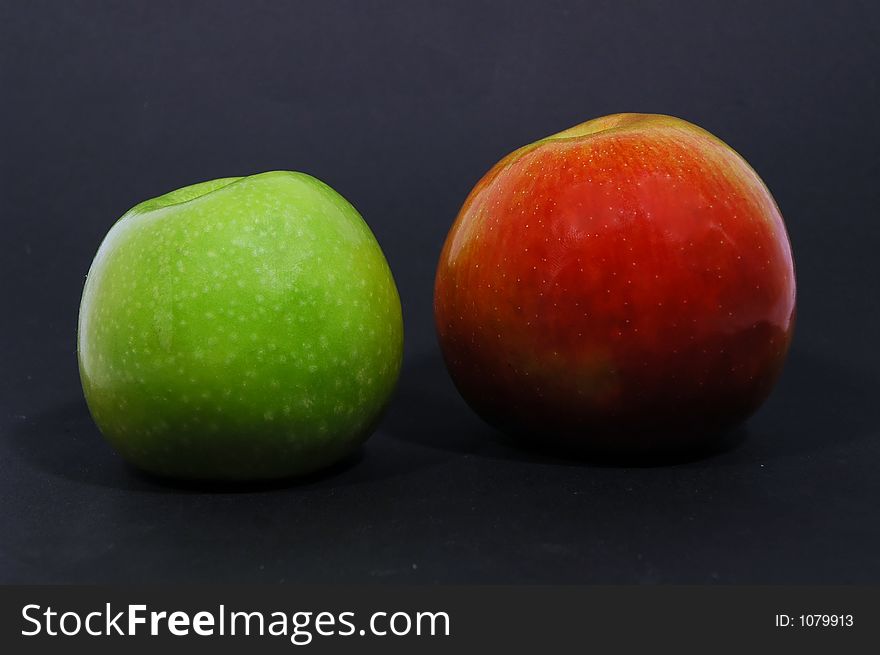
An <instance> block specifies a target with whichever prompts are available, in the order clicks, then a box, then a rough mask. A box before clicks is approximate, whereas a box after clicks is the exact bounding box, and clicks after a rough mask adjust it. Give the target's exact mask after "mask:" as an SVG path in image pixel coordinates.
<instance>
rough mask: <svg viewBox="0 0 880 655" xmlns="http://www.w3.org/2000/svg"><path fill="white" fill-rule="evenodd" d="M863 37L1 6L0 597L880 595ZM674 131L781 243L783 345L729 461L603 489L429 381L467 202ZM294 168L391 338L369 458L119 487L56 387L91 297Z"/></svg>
mask: <svg viewBox="0 0 880 655" xmlns="http://www.w3.org/2000/svg"><path fill="white" fill-rule="evenodd" d="M878 17H880V12H878V10H877V9H876V8H875V7H871V3H869V2H863V3H859V2H830V1H829V2H824V3H806V2H803V3H802V2H791V3H775V2H766V1H764V2H730V3H723V4H718V3H714V2H692V3H686V2H675V3H673V2H666V3H651V2H644V3H629V2H622V1H621V0H614V1H611V2H581V3H576V2H567V3H566V2H535V3H522V2H509V1H508V2H497V3H482V2H468V3H464V2H462V3H444V2H397V3H386V2H332V3H319V2H299V3H297V2H289V3H285V2H272V3H268V2H239V3H223V2H213V3H191V2H186V3H172V2H150V3H146V2H144V3H106V4H105V3H97V2H88V3H83V2H56V3H44V2H28V3H11V2H3V3H2V8H0V94H2V95H0V166H2V171H0V221H2V233H0V234H2V239H3V241H2V251H0V258H2V259H0V266H2V269H0V280H2V284H3V298H4V299H5V300H4V303H3V305H2V309H0V312H2V313H0V320H2V333H0V336H2V345H0V349H2V350H0V352H2V361H0V384H2V396H0V402H2V415H0V421H2V423H0V581H5V582H85V581H94V582H100V581H119V582H126V581H139V582H149V581H157V582H159V581H249V582H276V581H286V582H304V581H311V582H365V581H366V582H369V581H376V582H382V581H394V582H453V583H460V582H542V583H565V582H611V583H670V582H676V583H714V582H719V583H783V582H786V583H866V582H873V583H877V582H880V555H878V553H880V521H878V518H880V514H878V502H880V443H878V436H880V435H878V428H880V399H878V394H877V392H878V388H880V385H878V365H880V357H878V354H880V353H878V348H877V345H876V341H877V336H878V332H880V320H878V318H880V312H878V284H877V280H878V279H880V264H878V260H877V253H878V252H880V228H878V213H877V207H878V200H880V198H878V185H877V175H878V164H877V162H878V155H877V153H878V151H880V138H878V137H880V122H878V119H877V109H878V100H880V94H878V88H877V81H876V80H877V75H876V68H877V64H878V62H880V57H878V55H880V52H878V50H880V47H878V43H880V29H878V28H880V20H878ZM619 111H646V112H661V113H669V114H674V115H678V116H681V117H683V118H687V119H689V120H691V121H693V122H696V123H698V124H700V125H702V126H703V127H705V128H707V129H709V130H710V131H712V132H714V133H715V134H717V135H718V136H720V137H721V138H723V139H724V140H726V141H727V142H728V143H730V144H731V145H732V146H733V147H734V148H736V149H737V150H738V151H739V152H740V153H742V154H743V155H744V156H745V157H746V158H747V159H748V160H749V161H750V163H751V164H752V165H753V166H754V167H755V168H756V169H757V170H758V171H759V173H760V174H761V175H762V177H763V179H764V180H765V182H766V183H767V184H768V186H769V187H770V189H771V190H772V191H773V193H774V195H775V197H776V199H777V201H778V203H779V205H780V207H781V209H782V212H783V215H784V216H785V217H786V221H787V225H788V228H789V233H790V236H791V240H792V243H793V248H794V252H795V258H796V264H797V271H798V283H799V298H798V300H799V307H798V328H797V331H796V338H795V344H794V347H793V350H792V353H791V357H790V360H789V362H788V365H787V368H786V370H785V373H784V375H783V378H782V380H781V381H780V383H779V385H778V387H777V389H776V391H775V393H774V395H773V396H772V397H771V399H770V400H769V401H768V403H767V404H766V405H765V407H764V408H763V409H762V410H761V411H760V412H759V413H758V414H757V415H756V416H755V417H754V418H753V419H752V420H751V421H750V423H749V424H748V428H747V433H746V437H745V439H744V440H743V441H742V442H740V443H738V444H736V445H734V446H733V447H732V448H730V449H728V450H726V451H725V452H721V453H718V454H715V455H713V456H708V457H701V458H692V459H690V460H682V461H676V462H669V461H667V462H660V461H657V462H653V463H643V465H640V466H620V465H617V466H611V465H607V464H605V465H602V464H600V463H592V464H589V463H583V462H572V461H564V460H559V459H554V458H552V457H548V456H544V455H538V454H534V453H528V452H524V451H522V450H518V449H516V448H513V447H511V446H508V445H506V444H504V443H503V442H499V440H498V438H497V436H496V435H495V434H494V433H493V432H492V431H491V430H490V429H489V428H487V427H485V426H484V425H483V424H482V423H481V422H480V421H479V420H478V419H477V418H476V417H475V416H474V415H473V414H472V413H471V412H470V411H469V410H468V409H467V407H466V406H465V405H464V403H463V401H462V400H461V399H460V398H459V397H458V395H457V394H456V392H455V390H454V388H453V387H452V385H451V382H450V381H449V378H448V377H447V375H446V372H445V370H444V368H443V365H442V363H441V361H440V358H439V354H438V349H437V345H436V341H435V336H434V330H433V323H432V315H431V302H432V300H431V293H432V281H433V273H434V266H435V263H436V260H437V257H438V255H439V251H440V248H441V246H442V243H443V239H444V236H445V234H446V231H447V229H448V228H449V226H450V224H451V221H452V220H453V218H454V217H455V214H456V212H457V211H458V209H459V207H460V204H461V202H462V201H463V199H464V197H465V195H466V194H467V192H468V191H469V189H470V188H471V186H472V185H473V184H474V183H475V182H476V180H477V179H478V178H479V177H480V176H481V175H482V174H483V173H484V172H485V171H486V170H487V169H488V168H489V167H490V166H491V165H492V164H493V163H494V162H495V161H497V160H498V159H499V158H500V157H501V156H502V155H504V154H506V153H507V152H509V151H511V150H513V149H515V148H517V147H519V146H521V145H523V144H526V143H529V142H531V141H534V140H535V139H537V138H540V137H542V136H545V135H547V134H550V133H552V132H556V131H559V130H561V129H563V128H566V127H569V126H571V125H573V124H575V123H578V122H581V121H583V120H586V119H588V118H591V117H595V116H599V115H603V114H607V113H614V112H619ZM270 169H292V170H303V171H306V172H309V173H311V174H313V175H315V176H317V177H319V178H321V179H323V180H325V181H326V182H328V183H329V184H331V185H332V186H334V187H335V188H336V189H337V190H338V191H339V192H340V193H342V194H343V195H344V196H346V197H347V198H348V199H349V200H350V201H351V202H352V203H353V204H354V205H355V206H356V207H357V208H358V209H359V210H360V211H361V213H362V214H363V216H364V218H365V219H366V220H367V222H368V223H369V224H370V226H371V227H372V228H373V230H374V232H375V234H376V236H377V238H378V240H379V242H380V243H381V244H382V246H383V249H384V250H385V253H386V256H387V257H388V260H389V263H390V264H391V267H392V269H393V270H394V272H395V276H396V279H397V283H398V286H399V289H400V293H401V297H402V302H403V306H404V315H405V322H406V330H407V343H406V352H405V364H404V371H403V373H402V377H401V382H400V386H399V389H398V393H397V396H396V399H395V402H394V404H393V406H392V407H391V409H390V410H389V413H388V415H387V417H386V419H385V420H384V422H383V423H382V425H381V427H380V428H379V430H378V432H377V433H376V434H375V435H374V436H373V438H372V439H371V440H370V441H369V442H368V443H367V445H366V446H365V448H364V449H363V454H362V456H361V457H360V458H359V459H357V460H356V461H353V462H348V463H346V464H345V465H343V466H341V467H338V468H337V469H336V470H334V471H331V472H330V473H328V474H326V475H322V476H318V477H315V478H310V479H308V480H305V481H301V482H299V483H296V484H288V485H281V486H276V487H269V488H267V487H257V488H249V489H239V488H234V489H231V488H207V489H206V488H199V487H187V486H171V485H168V484H166V483H162V482H160V481H157V480H154V479H150V478H147V477H145V476H143V475H140V474H138V473H137V472H135V471H133V470H131V469H130V468H128V467H126V466H125V465H124V464H123V463H122V461H121V460H120V459H119V458H118V457H117V456H116V455H115V454H114V453H113V452H112V451H111V450H110V448H109V447H108V446H106V445H105V444H104V442H103V441H102V440H101V437H100V435H99V433H98V432H97V430H96V428H95V427H94V426H93V424H92V422H91V421H90V419H89V417H88V413H87V410H86V408H85V405H84V402H83V400H82V395H81V391H80V387H79V378H78V372H77V366H76V343H75V332H76V314H77V308H78V303H79V297H80V293H81V290H82V284H83V281H84V277H85V274H86V272H87V270H88V267H89V264H90V262H91V258H92V256H93V255H94V253H95V251H96V249H97V247H98V244H99V243H100V241H101V239H102V237H103V236H104V234H105V233H106V231H107V230H108V229H109V227H110V225H111V224H112V223H113V222H114V221H115V219H116V218H118V217H119V216H120V215H121V214H122V213H123V212H124V211H125V210H126V209H128V208H129V207H130V206H132V205H133V204H135V203H136V202H138V201H140V200H143V199H145V198H149V197H152V196H155V195H158V194H160V193H163V192H165V191H168V190H171V189H174V188H177V187H180V186H183V185H186V184H190V183H193V182H197V181H201V180H205V179H211V178H216V177H222V176H229V175H244V174H249V173H255V172H260V171H264V170H270Z"/></svg>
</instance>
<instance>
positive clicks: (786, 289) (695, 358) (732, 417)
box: [434, 114, 795, 452]
mask: <svg viewBox="0 0 880 655" xmlns="http://www.w3.org/2000/svg"><path fill="white" fill-rule="evenodd" d="M434 311H435V319H436V325H437V330H438V334H439V339H440V345H441V348H442V351H443V355H444V359H445V361H446V364H447V366H448V368H449V371H450V373H451V375H452V378H453V380H454V381H455V383H456V386H457V387H458V389H459V391H460V392H461V394H462V395H463V396H464V398H465V400H467V402H468V403H469V404H470V405H471V406H472V407H473V408H474V409H475V410H476V411H477V412H478V413H479V414H480V415H481V416H483V418H485V419H486V420H487V421H489V422H490V423H492V424H494V425H496V426H497V427H500V428H501V429H504V430H506V431H508V432H512V433H516V434H529V435H532V436H533V437H534V438H537V439H540V440H542V441H545V442H559V443H562V444H564V445H568V446H574V447H576V448H581V447H584V448H586V449H588V450H589V449H599V450H605V449H610V450H612V451H625V452H632V451H635V452H644V451H651V450H658V449H659V450H664V449H667V448H672V447H680V446H682V445H693V444H694V443H699V442H704V441H705V440H707V439H709V438H710V435H711V436H714V435H717V434H718V433H719V432H722V431H723V430H725V429H726V428H730V427H732V426H734V425H736V424H737V423H739V422H740V421H742V420H744V419H745V418H746V417H747V416H749V414H751V413H752V412H753V411H754V410H755V409H756V408H757V407H758V406H759V405H760V404H761V403H762V402H763V401H764V400H765V399H766V398H767V396H768V394H769V393H770V390H771V388H772V387H773V384H774V382H775V381H776V379H777V377H778V374H779V372H780V369H781V367H782V363H783V360H784V359H785V355H786V352H787V350H788V346H789V342H790V341H791V334H792V328H793V324H794V314H795V278H794V267H793V263H792V255H791V247H790V245H789V241H788V236H787V234H786V232H785V226H784V224H783V221H782V216H781V215H780V213H779V209H778V207H777V206H776V203H775V202H774V200H773V197H772V196H771V195H770V192H769V191H768V190H767V187H766V186H765V185H764V183H763V182H762V181H761V179H760V178H759V177H758V175H757V174H756V173H755V171H754V170H752V168H751V167H750V166H749V165H748V164H747V163H746V162H745V160H743V158H742V157H740V156H739V155H738V154H737V153H736V152H734V150H733V149H731V148H730V147H729V146H728V145H726V144H725V143H723V142H722V141H721V140H719V139H718V138H716V137H714V136H713V135H712V134H710V133H708V132H706V131H705V130H703V129H701V128H699V127H697V126H696V125H693V124H691V123H688V122H687V121H683V120H680V119H678V118H673V117H670V116H661V115H651V114H616V115H613V116H605V117H603V118H597V119H595V120H592V121H588V122H586V123H583V124H581V125H578V126H577V127H573V128H571V129H569V130H566V131H564V132H560V133H559V134H556V135H553V136H551V137H548V138H546V139H542V140H541V141H538V142H536V143H533V144H531V145H528V146H525V147H523V148H520V149H519V150H517V151H516V152H514V153H512V154H511V155H508V156H507V157H505V158H504V159H503V160H501V161H500V162H499V163H498V164H496V165H495V167H494V168H492V170H490V171H489V172H488V173H487V174H486V175H485V176H484V177H483V179H482V180H480V182H479V183H478V184H477V185H476V187H475V188H474V189H473V191H471V193H470V195H469V196H468V198H467V200H466V201H465V203H464V206H463V207H462V209H461V212H460V213H459V215H458V218H457V219H456V221H455V224H454V225H453V226H452V229H451V231H450V233H449V236H448V238H447V240H446V244H445V246H444V248H443V252H442V255H441V257H440V263H439V267H438V270H437V278H436V283H435V297H434Z"/></svg>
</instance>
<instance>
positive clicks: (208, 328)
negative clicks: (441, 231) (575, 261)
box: [78, 172, 403, 480]
mask: <svg viewBox="0 0 880 655" xmlns="http://www.w3.org/2000/svg"><path fill="white" fill-rule="evenodd" d="M402 345H403V325H402V318H401V308H400V300H399V297H398V294H397V289H396V287H395V284H394V280H393V278H392V276H391V272H390V270H389V268H388V264H387V262H386V261H385V258H384V256H383V254H382V251H381V250H380V248H379V245H378V243H377V242H376V239H375V238H374V236H373V234H372V233H371V231H370V229H369V228H368V227H367V225H366V224H365V223H364V221H363V220H362V219H361V217H360V215H359V214H358V213H357V211H356V210H355V209H354V208H353V207H352V206H351V205H350V204H349V203H348V202H347V201H346V200H345V199H344V198H343V197H342V196H340V195H339V194H338V193H336V192H335V191H334V190H333V189H331V188H330V187H329V186H327V185H326V184H324V183H322V182H320V181H319V180H317V179H315V178H313V177H310V176H308V175H305V174H302V173H291V172H270V173H263V174H259V175H253V176H250V177H244V178H226V179H221V180H214V181H211V182H205V183H202V184H197V185H194V186H190V187H185V188H183V189H179V190H177V191H174V192H171V193H169V194H166V195H164V196H161V197H158V198H154V199H152V200H148V201H146V202H143V203H141V204H139V205H137V206H136V207H134V208H133V209H132V210H130V211H129V212H128V213H126V214H125V215H124V216H123V217H122V218H121V219H120V220H119V221H118V222H117V223H116V224H115V225H114V226H113V228H112V229H111V230H110V232H109V233H108V235H107V236H106V238H105V239H104V242H103V243H102V244H101V247H100V249H99V250H98V253H97V255H96V257H95V260H94V262H93V263H92V267H91V270H90V271H89V274H88V278H87V280H86V285H85V290H84V292H83V297H82V303H81V306H80V314H79V330H78V353H79V364H80V373H81V378H82V385H83V390H84V391H85V397H86V400H87V402H88V406H89V409H90V410H91V413H92V416H93V417H94V419H95V422H96V423H97V425H98V427H99V428H100V430H101V432H102V433H103V434H104V436H105V437H106V438H107V440H108V441H109V442H110V443H111V444H113V446H114V447H115V448H116V449H117V450H118V451H119V452H120V453H121V454H122V455H123V456H124V457H125V459H127V460H128V461H129V462H131V463H132V464H134V465H135V466H137V467H139V468H142V469H145V470H147V471H150V472H152V473H156V474H159V475H163V476H171V477H178V478H194V479H218V480H221V479H227V480H254V479H264V478H278V477H285V476H293V475H300V474H304V473H309V472H311V471H314V470H317V469H320V468H322V467H325V466H327V465H329V464H331V463H333V462H335V461H337V460H339V459H340V458H342V457H344V456H345V455H346V454H348V453H351V452H352V451H353V450H355V449H356V448H357V447H358V445H359V444H360V443H361V442H362V441H363V440H364V439H366V437H367V436H368V435H369V434H370V432H371V431H372V429H373V428H374V426H375V425H376V423H377V421H378V419H379V416H380V414H381V412H382V410H383V408H384V407H385V405H386V403H387V402H388V400H389V398H390V396H391V394H392V391H393V388H394V385H395V382H396V380H397V376H398V373H399V370H400V364H401V357H402Z"/></svg>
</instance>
